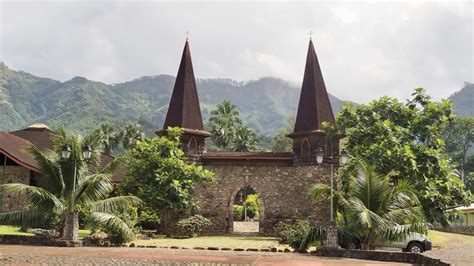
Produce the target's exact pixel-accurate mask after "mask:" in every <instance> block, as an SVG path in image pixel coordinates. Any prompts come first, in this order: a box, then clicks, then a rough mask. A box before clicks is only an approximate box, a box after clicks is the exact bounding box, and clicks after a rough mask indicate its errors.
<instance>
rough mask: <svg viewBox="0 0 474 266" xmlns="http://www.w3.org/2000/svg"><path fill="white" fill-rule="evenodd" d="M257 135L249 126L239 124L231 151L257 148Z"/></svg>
mask: <svg viewBox="0 0 474 266" xmlns="http://www.w3.org/2000/svg"><path fill="white" fill-rule="evenodd" d="M257 145H258V137H257V135H256V134H255V132H253V131H252V130H251V129H250V128H248V127H245V126H241V127H239V128H238V129H237V130H236V132H235V136H234V139H233V141H232V150H233V151H254V150H256V149H257Z"/></svg>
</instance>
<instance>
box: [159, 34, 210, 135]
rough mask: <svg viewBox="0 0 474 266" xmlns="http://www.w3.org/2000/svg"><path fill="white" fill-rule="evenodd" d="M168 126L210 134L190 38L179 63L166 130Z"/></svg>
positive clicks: (167, 114)
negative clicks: (200, 94)
mask: <svg viewBox="0 0 474 266" xmlns="http://www.w3.org/2000/svg"><path fill="white" fill-rule="evenodd" d="M168 127H180V128H181V129H182V130H183V131H184V132H188V133H193V134H197V135H205V136H209V135H210V133H208V132H206V131H204V126H203V123H202V116H201V107H200V106H199V97H198V93H197V89H196V80H195V79H194V70H193V63H192V61H191V51H190V50H189V42H188V40H186V44H185V45H184V50H183V56H182V57H181V63H180V64H179V70H178V75H177V77H176V83H175V84H174V89H173V94H172V95H171V101H170V105H169V107H168V113H166V119H165V124H164V126H163V129H164V130H166V129H167V128H168Z"/></svg>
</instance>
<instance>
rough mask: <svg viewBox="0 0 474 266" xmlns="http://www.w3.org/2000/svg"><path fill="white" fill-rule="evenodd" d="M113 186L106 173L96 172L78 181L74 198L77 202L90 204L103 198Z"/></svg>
mask: <svg viewBox="0 0 474 266" xmlns="http://www.w3.org/2000/svg"><path fill="white" fill-rule="evenodd" d="M113 188H114V187H113V185H112V181H111V180H110V178H109V177H108V175H103V174H96V175H93V176H87V177H86V178H84V179H81V180H80V181H79V184H78V186H77V190H76V195H75V199H76V202H78V203H83V204H85V205H90V204H91V203H93V202H96V201H98V200H101V199H103V198H105V197H106V196H107V195H108V194H109V193H110V192H111V191H112V190H113Z"/></svg>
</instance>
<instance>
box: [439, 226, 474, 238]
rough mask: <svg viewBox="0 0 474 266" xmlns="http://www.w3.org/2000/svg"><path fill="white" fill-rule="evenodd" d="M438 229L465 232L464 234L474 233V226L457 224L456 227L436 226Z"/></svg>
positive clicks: (457, 232) (458, 232)
mask: <svg viewBox="0 0 474 266" xmlns="http://www.w3.org/2000/svg"><path fill="white" fill-rule="evenodd" d="M436 230H438V231H443V232H448V233H455V234H463V235H471V236H473V235H474V226H455V227H446V228H443V227H441V228H436Z"/></svg>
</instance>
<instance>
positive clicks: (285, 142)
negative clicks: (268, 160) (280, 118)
mask: <svg viewBox="0 0 474 266" xmlns="http://www.w3.org/2000/svg"><path fill="white" fill-rule="evenodd" d="M295 117H296V116H295V115H293V116H291V117H290V118H289V119H288V122H287V125H286V127H284V128H281V129H280V130H279V131H278V134H277V135H276V136H275V137H273V139H272V151H273V152H290V151H292V149H293V141H292V140H291V139H290V138H288V137H287V136H286V135H288V134H290V133H291V132H293V130H294V128H295V121H296V118H295Z"/></svg>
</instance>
